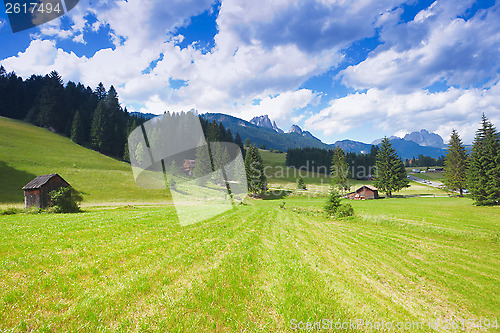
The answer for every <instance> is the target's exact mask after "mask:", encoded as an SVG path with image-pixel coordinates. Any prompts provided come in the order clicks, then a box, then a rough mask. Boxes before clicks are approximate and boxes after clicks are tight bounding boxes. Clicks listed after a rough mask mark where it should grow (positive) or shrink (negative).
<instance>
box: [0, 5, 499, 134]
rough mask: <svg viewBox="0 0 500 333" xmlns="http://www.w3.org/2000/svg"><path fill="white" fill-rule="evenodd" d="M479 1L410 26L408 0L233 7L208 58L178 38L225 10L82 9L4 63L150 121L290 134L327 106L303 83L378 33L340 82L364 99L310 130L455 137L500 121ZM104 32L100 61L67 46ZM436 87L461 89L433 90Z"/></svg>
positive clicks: (423, 16)
mask: <svg viewBox="0 0 500 333" xmlns="http://www.w3.org/2000/svg"><path fill="white" fill-rule="evenodd" d="M472 2H473V1H472V0H465V1H460V2H458V3H457V2H454V1H451V0H438V1H436V2H435V3H434V4H432V5H431V6H429V7H428V8H426V9H424V10H423V11H421V12H420V13H418V14H417V15H416V16H415V18H414V19H413V20H412V21H410V22H408V23H401V21H400V18H401V15H402V13H403V8H402V7H401V6H400V5H401V4H402V3H403V1H402V0H380V1H367V0H358V1H333V0H332V1H330V0H308V1H306V0H297V1H288V0H276V1H266V0H256V1H251V2H250V1H246V0H231V1H223V2H222V3H221V7H220V10H219V12H218V17H217V31H218V33H217V35H216V36H215V38H214V39H215V44H214V45H215V46H214V47H213V49H211V50H208V52H202V51H201V50H199V49H197V48H196V47H194V46H193V45H191V46H188V47H183V48H181V47H180V45H181V43H182V40H183V36H181V35H178V33H177V31H178V28H179V27H183V26H187V25H188V24H189V22H190V19H191V18H192V17H193V16H195V15H199V14H201V13H203V12H204V11H206V10H209V9H210V8H211V7H212V6H213V5H214V3H215V2H214V0H189V1H186V0H173V1H168V2H165V1H161V0H129V1H124V0H123V1H122V0H120V1H100V2H94V1H93V2H92V3H90V0H80V4H79V5H78V6H76V7H75V9H73V10H72V11H70V12H69V13H68V15H67V17H68V20H69V21H70V27H71V28H70V29H67V27H66V28H65V29H63V22H62V20H60V19H59V20H54V21H53V22H51V23H50V24H46V25H44V26H43V27H42V28H41V29H40V33H39V34H38V35H36V36H34V40H33V41H32V42H31V44H30V46H29V47H28V48H27V49H26V50H25V51H23V52H20V53H19V54H18V55H16V56H14V57H10V58H8V59H5V60H2V61H1V63H2V64H3V65H4V66H5V67H6V68H8V69H9V70H15V71H16V72H17V73H18V74H20V75H23V76H27V75H30V74H32V73H37V74H45V73H48V72H50V71H51V70H54V69H55V70H57V71H59V72H60V74H61V75H62V76H63V77H64V78H65V79H66V80H73V81H81V82H83V83H84V84H86V85H90V86H92V87H95V86H96V85H97V84H98V83H99V82H100V81H102V82H103V83H104V84H105V85H106V86H109V85H111V84H113V85H115V87H116V88H117V90H118V93H119V94H120V99H121V101H122V102H123V103H124V104H125V105H127V104H131V105H136V106H137V109H140V110H141V111H143V112H152V113H162V112H163V111H165V110H171V111H181V110H189V109H191V108H193V109H196V110H198V111H200V112H202V113H203V112H225V113H230V114H234V115H236V116H240V117H242V118H245V119H250V118H252V117H253V116H258V115H262V114H269V115H270V116H271V117H272V118H273V119H276V120H277V121H278V123H279V124H280V125H281V126H283V125H282V124H287V125H288V122H290V121H293V122H298V121H304V119H305V118H304V117H306V118H307V117H308V115H309V114H310V113H311V112H312V111H311V110H315V107H317V105H318V103H319V100H320V98H321V97H323V98H324V96H322V95H321V96H320V94H318V93H314V92H313V91H312V90H310V89H307V86H305V87H304V86H303V84H304V82H307V80H308V79H310V78H311V77H313V76H316V75H319V74H323V73H326V72H328V71H330V70H332V69H335V68H337V66H339V64H341V63H342V61H343V60H344V54H343V52H344V51H343V50H345V49H346V48H348V47H349V46H350V45H351V44H352V43H353V42H355V41H357V40H360V39H363V38H367V37H373V36H376V34H377V33H379V35H378V37H379V39H380V41H381V45H380V46H378V47H377V48H376V49H375V50H374V51H372V52H371V53H369V55H368V57H367V58H366V60H364V61H361V62H360V63H359V64H357V65H353V66H350V67H348V68H347V69H345V70H343V71H341V72H340V77H342V80H343V81H342V82H344V83H345V85H346V86H348V87H350V88H354V89H359V90H362V92H357V93H354V94H351V95H348V96H346V97H343V98H339V99H336V100H333V101H332V102H331V104H330V106H329V107H328V108H326V109H324V110H322V111H320V112H319V113H318V114H313V115H312V116H310V117H309V118H307V119H306V120H305V124H306V126H307V127H310V128H312V129H316V130H318V131H323V132H324V133H326V134H331V133H332V132H333V131H335V132H338V131H347V130H349V129H352V128H355V127H358V126H360V125H361V124H362V123H363V122H366V121H373V122H374V123H375V124H376V126H378V127H380V128H384V129H387V131H390V132H392V133H394V132H396V131H403V130H408V131H411V130H417V129H420V128H412V126H413V125H415V124H419V125H418V126H422V125H421V124H423V123H424V120H425V123H426V124H427V122H429V128H428V129H429V130H434V131H438V133H440V134H447V133H446V132H447V131H448V130H449V128H448V127H450V126H456V127H457V128H458V129H464V130H465V126H466V125H465V124H466V122H467V121H472V123H475V118H476V117H477V114H476V113H480V112H482V111H485V112H486V113H495V112H496V113H498V110H499V108H498V105H497V104H496V102H495V101H494V98H496V97H498V95H499V94H498V84H495V83H496V82H498V80H499V78H498V77H497V75H498V73H499V72H500V71H499V67H498V60H497V55H498V54H499V51H500V50H499V45H500V43H499V42H500V41H499V38H500V33H499V31H500V17H499V15H500V14H499V10H498V7H499V6H498V5H496V6H495V7H493V8H490V9H488V10H486V11H480V12H478V13H477V14H476V15H474V16H473V17H471V18H468V19H466V18H464V17H462V14H463V13H465V12H466V11H467V10H468V8H469V7H470V6H471V4H472ZM1 24H2V23H1V22H0V25H1ZM103 28H106V31H109V38H110V40H111V41H112V42H113V44H114V47H113V48H104V49H100V50H98V51H97V52H96V53H95V54H94V55H93V56H92V57H89V58H87V57H85V56H82V57H78V56H76V55H75V54H74V53H72V52H67V51H65V50H63V49H61V48H58V47H57V43H56V40H58V39H71V40H72V41H73V42H75V43H83V44H85V43H86V36H87V34H89V33H95V32H97V31H99V30H100V29H103ZM68 31H69V32H68ZM172 80H183V81H184V82H185V83H186V84H185V85H184V86H181V87H178V86H171V82H172ZM434 82H444V83H447V84H450V85H454V86H456V87H455V88H449V89H445V91H443V92H438V93H430V92H428V91H426V90H424V89H425V88H426V87H428V86H430V85H431V84H433V83H434ZM469 88H470V89H469ZM255 99H260V100H261V101H260V103H259V104H258V105H253V104H252V101H253V100H255ZM467 110H468V111H467ZM470 110H475V111H474V112H470ZM304 115H307V116H304ZM415 120H417V121H415ZM425 126H426V127H427V125H425ZM468 137H470V135H469V136H468Z"/></svg>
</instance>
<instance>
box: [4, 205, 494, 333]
mask: <svg viewBox="0 0 500 333" xmlns="http://www.w3.org/2000/svg"><path fill="white" fill-rule="evenodd" d="M282 201H283V200H277V201H251V202H250V205H246V206H240V207H239V208H238V209H235V210H232V211H229V212H227V213H226V214H223V215H221V216H218V217H216V218H214V219H212V220H209V221H205V222H202V223H198V224H194V225H191V226H188V227H180V226H179V224H178V223H177V221H176V217H175V214H174V211H173V208H172V207H168V206H160V207H149V208H137V207H123V208H119V209H106V210H104V209H91V210H90V211H87V212H85V213H81V214H65V215H48V214H41V215H12V216H0V234H1V235H2V238H1V239H0V255H1V257H2V260H1V261H0V286H1V288H0V330H5V331H7V330H9V331H10V330H12V331H46V332H81V331H102V332H104V331H122V332H125V331H132V332H139V331H141V332H153V331H157V332H215V331H216V332H243V331H247V332H259V331H265V332H289V331H294V330H293V326H292V322H293V320H295V323H297V322H300V321H304V322H306V321H309V322H315V321H319V320H321V319H332V320H333V321H334V322H335V321H340V322H341V323H342V322H348V321H349V320H352V321H355V320H356V319H361V320H364V321H371V322H376V321H378V322H380V321H381V320H384V321H385V322H387V321H392V322H394V323H396V322H399V321H402V322H421V323H423V324H424V325H426V326H424V329H423V330H417V329H409V330H406V331H419V332H420V331H431V330H430V329H429V328H428V322H429V321H431V320H432V321H436V320H439V321H440V329H438V330H437V331H441V332H449V331H450V330H446V329H444V328H443V325H444V324H445V320H455V321H458V320H466V325H467V327H468V328H470V327H471V326H470V325H471V322H470V321H469V320H474V321H475V322H476V323H478V322H479V319H482V320H483V321H484V319H489V320H490V322H489V324H490V325H491V323H492V320H494V319H495V318H500V298H499V295H500V264H499V261H498V257H499V255H500V247H499V234H498V230H499V227H500V225H499V221H500V210H499V209H498V208H497V207H474V206H472V204H471V201H470V200H468V199H464V198H462V199H458V198H412V199H384V200H374V201H357V202H352V204H353V205H354V206H355V209H356V212H357V216H356V217H353V218H350V219H346V220H331V219H327V218H325V217H323V216H322V214H321V213H320V209H321V207H322V205H323V204H324V199H310V200H306V199H304V198H291V199H285V200H284V201H285V203H286V204H285V208H284V209H281V208H280V207H279V205H280V204H281V203H282ZM358 331H374V330H370V329H369V328H366V327H361V328H359V330H358ZM377 331H378V330H377ZM382 331H389V330H382ZM390 331H402V330H396V329H393V330H390ZM451 331H459V330H451ZM467 331H469V330H467ZM471 331H472V332H475V331H480V330H479V329H477V328H473V329H472V330H471ZM483 331H488V332H489V331H492V332H493V331H496V330H495V329H490V330H483Z"/></svg>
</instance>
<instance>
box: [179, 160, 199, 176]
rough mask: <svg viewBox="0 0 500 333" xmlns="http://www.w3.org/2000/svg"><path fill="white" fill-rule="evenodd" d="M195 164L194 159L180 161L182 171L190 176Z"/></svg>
mask: <svg viewBox="0 0 500 333" xmlns="http://www.w3.org/2000/svg"><path fill="white" fill-rule="evenodd" d="M195 166H196V160H184V162H183V163H182V172H184V173H185V174H187V175H188V176H192V175H193V170H194V167H195Z"/></svg>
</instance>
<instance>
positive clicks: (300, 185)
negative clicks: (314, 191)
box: [297, 177, 307, 190]
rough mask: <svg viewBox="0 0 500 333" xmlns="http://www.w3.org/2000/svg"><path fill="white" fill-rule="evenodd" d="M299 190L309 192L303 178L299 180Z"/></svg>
mask: <svg viewBox="0 0 500 333" xmlns="http://www.w3.org/2000/svg"><path fill="white" fill-rule="evenodd" d="M297 189H299V190H307V187H306V183H305V182H304V179H303V178H302V177H299V178H297Z"/></svg>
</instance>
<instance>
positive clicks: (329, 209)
mask: <svg viewBox="0 0 500 333" xmlns="http://www.w3.org/2000/svg"><path fill="white" fill-rule="evenodd" d="M340 206H341V203H340V195H339V194H338V192H337V191H336V190H335V189H333V188H332V190H331V191H330V195H329V197H328V201H327V202H326V205H325V211H326V213H327V214H328V216H333V215H335V214H336V213H337V210H338V209H339V207H340Z"/></svg>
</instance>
